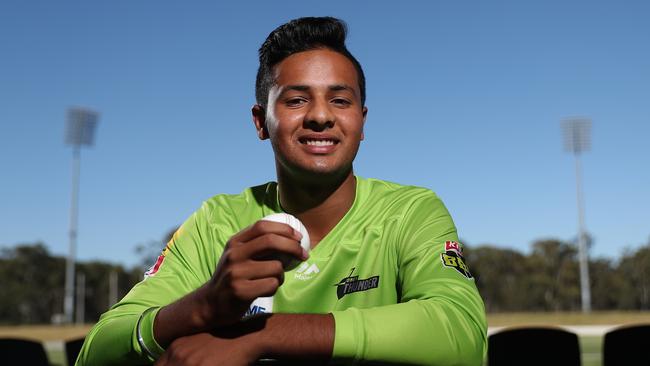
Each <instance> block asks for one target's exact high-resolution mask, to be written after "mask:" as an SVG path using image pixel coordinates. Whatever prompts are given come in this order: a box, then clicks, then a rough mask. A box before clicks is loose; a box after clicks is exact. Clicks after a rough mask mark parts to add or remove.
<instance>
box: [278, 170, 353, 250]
mask: <svg viewBox="0 0 650 366" xmlns="http://www.w3.org/2000/svg"><path fill="white" fill-rule="evenodd" d="M278 187H279V198H280V205H281V206H282V208H283V209H284V211H285V212H287V213H290V214H292V215H294V216H296V217H297V218H298V219H299V220H300V221H301V222H302V223H303V225H305V227H306V228H307V230H308V231H309V238H310V240H311V246H312V248H313V247H315V246H316V245H317V244H318V243H319V242H320V241H321V240H322V239H323V238H324V237H325V236H326V235H327V234H328V233H329V232H330V231H331V230H332V229H333V228H334V227H335V226H336V224H338V223H339V221H341V219H342V218H343V216H345V214H346V213H347V212H348V210H349V209H350V207H352V204H353V203H354V198H355V195H356V179H355V177H354V174H353V173H352V170H350V172H349V173H348V174H347V175H346V176H344V177H343V178H339V179H335V180H334V181H327V180H325V179H323V180H321V181H320V182H310V183H306V182H304V181H296V180H294V179H291V178H290V177H287V176H284V175H282V174H278Z"/></svg>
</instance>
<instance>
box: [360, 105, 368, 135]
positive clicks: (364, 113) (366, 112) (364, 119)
mask: <svg viewBox="0 0 650 366" xmlns="http://www.w3.org/2000/svg"><path fill="white" fill-rule="evenodd" d="M367 115H368V107H363V121H362V122H361V123H363V126H361V141H363V138H364V136H363V128H364V127H365V126H366V116H367Z"/></svg>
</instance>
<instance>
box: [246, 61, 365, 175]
mask: <svg viewBox="0 0 650 366" xmlns="http://www.w3.org/2000/svg"><path fill="white" fill-rule="evenodd" d="M275 80H276V82H275V84H274V85H273V87H272V88H271V90H270V91H269V98H268V104H267V106H268V107H267V110H266V113H265V114H264V115H263V113H261V112H262V111H261V110H259V107H256V108H258V110H257V114H256V113H255V108H254V109H253V112H254V113H253V114H254V119H255V123H256V126H257V128H258V134H259V136H260V138H262V139H265V138H270V139H271V145H272V146H273V150H274V152H275V158H276V161H277V163H278V164H279V166H278V168H281V169H284V170H285V171H287V172H289V173H299V174H300V173H318V174H332V173H339V174H341V173H347V172H349V171H350V170H351V168H352V161H353V160H354V157H355V156H356V154H357V151H358V149H359V143H360V141H361V140H363V124H364V122H365V117H366V108H365V107H364V106H363V105H362V104H361V96H360V90H359V83H358V80H357V72H356V69H355V68H354V65H353V64H352V62H350V60H348V59H347V58H346V57H345V56H343V55H341V54H340V53H337V52H334V51H331V50H327V49H319V50H311V51H305V52H300V53H296V54H293V55H291V56H289V57H287V58H286V59H284V60H283V61H282V62H280V63H279V64H278V65H276V67H275ZM262 115H263V116H262ZM264 126H265V127H266V130H264V129H263V128H262V127H264ZM267 133H268V135H267Z"/></svg>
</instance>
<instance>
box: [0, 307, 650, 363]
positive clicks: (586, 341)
mask: <svg viewBox="0 0 650 366" xmlns="http://www.w3.org/2000/svg"><path fill="white" fill-rule="evenodd" d="M639 323H646V324H647V323H650V312H593V313H591V314H586V315H585V314H582V313H503V314H488V325H489V326H490V327H491V328H495V327H510V326H534V325H562V326H571V325H575V326H585V325H611V326H616V325H625V324H639ZM91 327H92V326H91V325H84V326H53V325H36V326H0V337H16V338H28V339H33V340H39V341H42V342H44V344H45V347H46V350H47V352H48V356H49V357H50V363H51V364H52V365H62V366H63V365H65V355H64V352H63V342H65V341H66V340H70V339H75V338H80V337H83V336H85V335H86V334H87V333H88V331H89V330H90V328H91ZM579 339H580V347H581V350H582V364H583V366H598V365H601V346H602V334H599V335H593V334H584V335H580V334H579Z"/></svg>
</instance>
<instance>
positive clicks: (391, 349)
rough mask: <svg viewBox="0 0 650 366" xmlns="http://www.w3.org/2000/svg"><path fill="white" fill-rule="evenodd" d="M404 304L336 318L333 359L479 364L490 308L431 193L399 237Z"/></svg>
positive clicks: (419, 202)
mask: <svg viewBox="0 0 650 366" xmlns="http://www.w3.org/2000/svg"><path fill="white" fill-rule="evenodd" d="M395 244H396V251H397V257H398V260H397V261H398V263H397V266H398V281H397V282H398V283H397V284H396V286H397V291H398V295H399V299H400V300H399V303H398V304H394V305H386V306H379V307H375V308H368V309H357V308H349V309H346V310H343V311H335V312H333V315H334V319H335V341H334V351H333V357H334V358H335V359H347V360H355V361H360V360H364V361H380V362H389V363H400V364H418V365H481V363H482V362H483V358H484V355H485V351H486V349H487V322H486V319H485V309H484V306H483V301H482V300H481V298H480V296H479V293H478V290H477V289H476V285H475V283H474V279H473V278H472V275H471V273H470V272H469V268H468V267H467V265H466V263H465V262H464V260H463V258H462V247H461V246H460V245H459V244H458V236H457V233H456V228H455V226H454V223H453V221H452V219H451V217H450V216H449V213H448V212H447V209H446V208H445V207H444V205H443V204H442V202H441V201H440V200H439V199H438V198H437V197H436V196H435V195H434V194H433V193H431V192H430V194H428V195H426V196H425V197H422V198H421V199H418V200H416V201H415V203H414V204H413V205H412V206H411V207H410V209H409V210H408V212H407V214H406V215H405V217H404V219H403V221H402V224H401V227H400V230H398V233H397V234H396V237H395Z"/></svg>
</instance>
